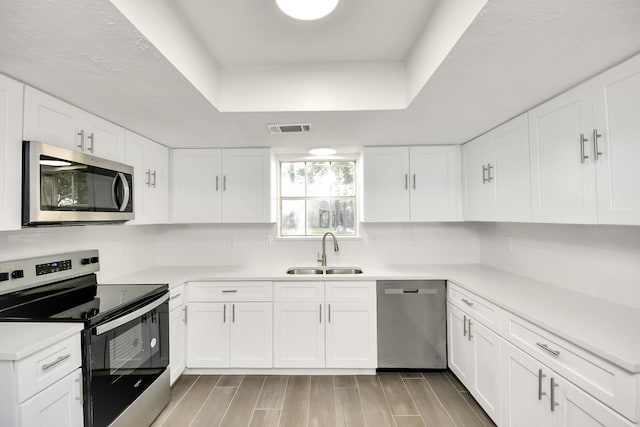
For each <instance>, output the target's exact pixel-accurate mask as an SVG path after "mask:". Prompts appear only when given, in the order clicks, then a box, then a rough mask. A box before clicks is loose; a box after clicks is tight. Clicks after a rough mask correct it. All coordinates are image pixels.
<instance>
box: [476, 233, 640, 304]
mask: <svg viewBox="0 0 640 427" xmlns="http://www.w3.org/2000/svg"><path fill="white" fill-rule="evenodd" d="M479 232H480V254H481V255H480V260H481V262H482V263H483V264H486V265H489V266H493V267H497V268H501V269H504V270H507V271H510V272H513V273H516V274H520V275H523V276H527V277H531V278H534V279H537V280H540V281H543V282H548V283H552V284H555V285H559V286H563V287H566V288H569V289H572V290H575V291H578V292H582V293H585V294H588V295H593V296H596V297H599V298H603V299H606V300H609V301H613V302H617V303H619V304H623V305H627V306H632V307H636V308H640V227H632V226H603V225H598V226H595V225H561V224H507V223H502V224H495V223H486V224H479Z"/></svg>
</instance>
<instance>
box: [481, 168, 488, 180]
mask: <svg viewBox="0 0 640 427" xmlns="http://www.w3.org/2000/svg"><path fill="white" fill-rule="evenodd" d="M487 182H488V180H487V167H486V166H485V165H482V183H483V184H486V183H487Z"/></svg>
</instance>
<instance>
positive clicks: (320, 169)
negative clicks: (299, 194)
mask: <svg viewBox="0 0 640 427" xmlns="http://www.w3.org/2000/svg"><path fill="white" fill-rule="evenodd" d="M332 179H333V174H332V173H331V163H329V162H308V163H307V197H308V196H329V195H330V194H331V181H332Z"/></svg>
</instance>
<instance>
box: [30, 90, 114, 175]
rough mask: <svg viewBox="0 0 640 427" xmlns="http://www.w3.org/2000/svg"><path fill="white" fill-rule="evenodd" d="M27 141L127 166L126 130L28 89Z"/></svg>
mask: <svg viewBox="0 0 640 427" xmlns="http://www.w3.org/2000/svg"><path fill="white" fill-rule="evenodd" d="M24 139H25V140H28V141H41V142H44V143H47V144H53V145H59V146H61V147H66V148H69V149H72V150H76V151H83V152H85V153H87V154H93V155H95V156H97V157H102V158H104V159H109V160H113V161H115V162H120V163H123V162H124V158H125V136H124V129H123V128H121V127H120V126H118V125H115V124H113V123H111V122H108V121H106V120H104V119H101V118H99V117H96V116H94V115H93V114H90V113H87V112H86V111H83V110H81V109H79V108H77V107H74V106H73V105H70V104H67V103H66V102H64V101H61V100H59V99H57V98H54V97H52V96H50V95H47V94H46V93H43V92H40V91H38V90H36V89H34V88H31V87H29V86H27V87H26V88H25V98H24Z"/></svg>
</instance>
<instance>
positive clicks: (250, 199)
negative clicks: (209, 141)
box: [222, 148, 274, 223]
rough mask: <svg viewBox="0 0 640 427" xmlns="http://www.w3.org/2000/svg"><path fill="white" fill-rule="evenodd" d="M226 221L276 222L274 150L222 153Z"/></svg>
mask: <svg viewBox="0 0 640 427" xmlns="http://www.w3.org/2000/svg"><path fill="white" fill-rule="evenodd" d="M222 168H223V172H222V222H231V223H233V222H237V223H260V222H273V221H274V218H272V202H273V200H272V192H271V181H272V180H271V178H272V177H271V175H272V171H271V151H270V150H269V149H268V148H255V149H248V148H238V149H225V150H222Z"/></svg>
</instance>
